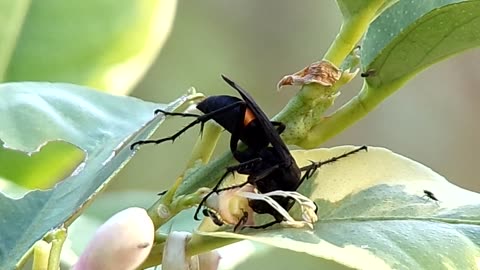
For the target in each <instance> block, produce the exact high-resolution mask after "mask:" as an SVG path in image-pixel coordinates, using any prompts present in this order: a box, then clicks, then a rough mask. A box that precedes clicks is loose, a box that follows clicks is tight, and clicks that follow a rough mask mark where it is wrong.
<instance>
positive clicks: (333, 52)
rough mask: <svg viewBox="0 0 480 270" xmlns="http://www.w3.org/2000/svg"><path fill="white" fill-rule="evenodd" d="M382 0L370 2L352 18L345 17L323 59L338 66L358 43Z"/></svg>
mask: <svg viewBox="0 0 480 270" xmlns="http://www.w3.org/2000/svg"><path fill="white" fill-rule="evenodd" d="M383 3H384V0H376V1H370V3H369V5H368V6H367V7H364V8H362V9H361V10H359V12H358V13H356V14H355V15H354V16H352V17H346V18H345V21H344V22H343V24H342V26H341V27H340V31H339V33H338V35H337V37H336V38H335V40H334V41H333V43H332V45H330V48H329V49H328V51H327V52H326V53H325V56H324V58H323V59H325V60H328V61H330V62H331V63H332V64H334V65H336V66H340V64H342V62H343V60H344V59H345V58H346V57H347V55H348V54H349V53H350V52H351V51H352V50H353V48H355V46H356V45H357V44H358V43H359V41H360V39H361V38H362V36H363V34H364V33H365V32H366V30H367V28H368V26H369V25H370V23H371V21H372V20H373V18H374V17H375V15H376V13H377V11H378V9H379V8H380V7H381V6H382V5H383Z"/></svg>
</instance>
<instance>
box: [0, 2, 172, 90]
mask: <svg viewBox="0 0 480 270" xmlns="http://www.w3.org/2000/svg"><path fill="white" fill-rule="evenodd" d="M17 2H18V3H17ZM13 3H15V4H13ZM0 7H2V9H0V10H1V11H0V14H4V15H5V16H0V18H1V19H0V22H1V25H2V30H3V31H2V30H0V37H2V39H1V40H2V43H3V42H4V41H7V43H5V44H4V45H3V46H2V45H0V79H2V78H3V80H4V81H27V80H28V81H60V82H69V83H76V84H82V85H88V86H90V87H94V88H97V89H103V90H105V91H109V92H113V93H117V94H119V93H126V92H127V91H128V90H131V88H132V86H133V85H134V84H135V83H136V82H137V81H138V79H139V78H140V77H141V76H142V75H143V73H144V72H145V70H146V69H147V68H148V67H149V66H150V64H151V63H152V62H153V60H154V58H155V56H156V55H157V53H158V51H159V49H160V48H161V46H162V45H163V43H164V41H165V40H166V37H167V35H168V33H169V31H170V27H171V24H172V22H173V18H174V14H175V7H176V1H175V0H145V1H129V0H97V1H88V2H85V1H73V2H72V1H58V0H42V1H25V0H22V1H10V0H0ZM3 8H5V9H3ZM4 38H5V39H4ZM4 47H5V48H4ZM13 48H14V49H13ZM12 49H13V50H12ZM4 72H6V73H5V74H4Z"/></svg>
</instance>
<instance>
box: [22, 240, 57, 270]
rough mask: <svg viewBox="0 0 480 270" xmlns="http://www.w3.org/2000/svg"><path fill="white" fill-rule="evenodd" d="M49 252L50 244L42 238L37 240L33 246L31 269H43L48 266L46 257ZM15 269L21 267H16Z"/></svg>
mask: <svg viewBox="0 0 480 270" xmlns="http://www.w3.org/2000/svg"><path fill="white" fill-rule="evenodd" d="M49 254H50V245H49V244H48V243H47V242H45V241H44V240H43V239H41V240H39V241H37V242H36V243H35V245H34V246H33V263H32V270H43V269H45V268H46V267H47V266H48V258H49ZM17 269H21V268H18V266H17Z"/></svg>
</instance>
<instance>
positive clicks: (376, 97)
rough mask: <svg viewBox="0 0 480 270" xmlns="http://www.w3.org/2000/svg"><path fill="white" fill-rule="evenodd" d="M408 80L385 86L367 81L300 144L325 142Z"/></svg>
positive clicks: (302, 145) (308, 144)
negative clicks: (377, 85)
mask: <svg viewBox="0 0 480 270" xmlns="http://www.w3.org/2000/svg"><path fill="white" fill-rule="evenodd" d="M406 81H407V79H406V78H405V79H403V80H399V81H397V82H396V83H392V84H388V85H384V87H383V88H372V87H370V86H369V84H368V83H366V82H365V83H364V84H363V87H362V90H361V91H360V93H359V94H358V95H357V96H355V97H354V98H352V99H351V100H350V101H349V102H347V103H346V104H344V105H343V106H342V107H341V108H340V109H338V110H337V111H335V112H334V113H333V114H332V115H330V116H329V117H325V118H324V119H322V121H320V122H319V123H318V124H317V125H315V126H314V127H313V128H312V129H311V131H310V132H308V135H307V136H306V137H305V139H304V140H303V141H301V142H299V143H298V145H299V146H301V147H303V148H307V149H308V148H313V147H316V146H318V145H320V144H322V143H324V142H325V141H327V140H328V139H330V138H332V137H333V136H335V135H336V134H338V133H340V132H342V131H343V130H345V129H346V128H348V127H349V126H351V125H352V124H354V123H355V122H357V121H358V120H360V119H361V118H363V117H364V116H365V115H366V114H367V113H369V112H371V111H372V110H373V109H374V108H376V107H377V106H378V105H379V104H380V103H381V102H382V101H383V100H385V99H386V98H387V97H388V96H390V95H391V94H393V93H394V92H395V91H396V90H398V89H399V88H400V86H401V85H403V84H404V83H405V82H406Z"/></svg>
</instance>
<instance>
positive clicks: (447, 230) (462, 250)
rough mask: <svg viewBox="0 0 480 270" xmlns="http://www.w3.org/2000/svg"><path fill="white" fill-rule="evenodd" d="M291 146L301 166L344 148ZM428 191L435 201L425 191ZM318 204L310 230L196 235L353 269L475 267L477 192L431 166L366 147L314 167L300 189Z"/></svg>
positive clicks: (478, 242) (479, 201)
mask: <svg viewBox="0 0 480 270" xmlns="http://www.w3.org/2000/svg"><path fill="white" fill-rule="evenodd" d="M351 149H352V147H337V148H333V149H330V150H325V149H316V150H313V151H295V152H294V155H295V158H296V159H297V161H298V162H299V164H300V165H305V164H308V163H309V161H308V160H326V159H328V158H330V157H333V156H338V155H340V154H343V153H345V152H347V151H348V150H351ZM424 190H428V191H431V192H433V194H434V195H435V196H436V198H438V200H439V202H436V201H434V200H432V199H429V198H426V197H424ZM300 191H301V192H302V193H303V194H306V195H309V196H310V197H311V198H312V199H313V200H314V201H315V202H316V203H317V205H318V209H319V210H318V216H319V221H318V222H317V223H316V224H314V229H313V231H309V230H308V229H294V228H281V227H274V228H271V229H268V230H256V231H255V230H249V231H245V232H244V234H234V233H231V232H215V233H202V234H203V235H208V236H216V237H226V238H237V239H250V240H253V241H258V242H261V243H264V244H268V245H272V246H276V247H280V248H285V249H290V250H293V251H298V252H305V253H308V254H310V255H311V256H315V257H320V258H324V259H329V260H334V261H336V262H338V263H341V264H343V265H345V266H348V267H352V268H357V269H475V268H476V267H477V258H478V256H479V255H480V248H479V245H480V238H479V237H478V235H480V226H479V225H480V195H479V194H477V193H473V192H470V191H467V190H465V189H462V188H459V187H457V186H455V185H453V184H451V183H449V182H448V181H447V180H445V178H443V177H442V176H440V175H438V174H437V173H435V172H434V171H432V170H431V169H429V168H427V167H425V166H423V165H421V164H419V163H417V162H415V161H412V160H410V159H407V158H405V157H402V156H400V155H397V154H394V153H392V152H390V151H388V150H385V149H382V148H374V147H370V148H369V150H368V152H361V153H357V154H355V155H352V156H350V157H348V158H346V159H342V160H340V161H337V162H335V163H334V164H330V165H327V166H325V167H322V168H320V169H319V170H318V173H317V174H316V175H315V176H314V178H313V179H309V180H308V181H307V182H305V184H304V185H303V186H302V188H301V190H300Z"/></svg>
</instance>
